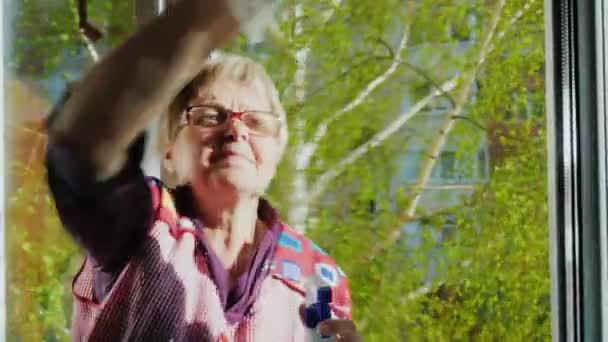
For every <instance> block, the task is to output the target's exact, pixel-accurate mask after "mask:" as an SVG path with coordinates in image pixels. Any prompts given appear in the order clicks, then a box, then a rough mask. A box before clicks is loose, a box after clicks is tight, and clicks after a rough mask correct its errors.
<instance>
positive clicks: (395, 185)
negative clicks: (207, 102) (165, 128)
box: [11, 0, 550, 341]
mask: <svg viewBox="0 0 608 342" xmlns="http://www.w3.org/2000/svg"><path fill="white" fill-rule="evenodd" d="M107 3H113V2H111V1H104V2H99V3H98V4H99V6H101V7H98V10H97V12H94V13H95V14H94V15H93V17H94V18H97V20H98V21H99V22H106V23H105V24H104V25H101V26H102V27H104V28H105V27H111V26H112V25H111V23H112V22H114V23H123V24H124V23H125V22H129V20H130V19H129V18H130V16H131V14H129V13H130V12H128V11H126V10H124V9H123V10H121V11H119V12H115V15H114V17H113V18H112V19H110V18H108V17H107V14H108V12H107V10H108V8H106V7H104V6H108V5H107ZM104 4H106V5H104ZM68 5H69V4H64V5H63V7H62V8H63V9H62V10H57V12H53V13H55V14H53V16H54V18H57V20H58V21H57V31H53V32H51V33H49V34H46V35H45V33H43V32H46V31H45V30H44V29H43V28H44V25H43V24H42V25H41V21H39V20H38V21H34V20H31V21H29V23H31V24H32V27H29V28H28V32H39V34H40V35H42V37H44V39H41V40H40V42H39V44H40V45H37V46H34V47H32V46H29V45H28V44H26V43H25V42H23V44H22V45H19V44H17V48H16V49H15V51H16V56H21V55H25V54H26V53H25V52H27V51H31V50H32V49H33V50H36V51H44V53H45V54H46V55H47V56H48V57H49V60H53V58H54V57H53V56H61V55H62V54H63V51H64V49H69V48H70V46H74V47H76V46H80V47H82V46H83V45H82V44H83V43H82V40H81V37H80V35H79V34H78V33H77V31H76V29H75V27H76V26H75V25H76V22H75V21H74V20H73V16H67V15H66V12H65V11H69V6H68ZM71 5H73V3H72V4H71ZM27 6H33V7H36V6H38V5H34V2H31V3H30V2H24V5H23V8H24V9H27V8H28V7H27ZM96 6H97V5H96ZM112 6H114V7H111V8H112V9H113V10H114V11H118V9H117V8H116V6H117V5H116V4H114V5H112ZM33 7H32V8H33ZM104 8H105V9H104ZM121 8H122V7H121ZM102 9H103V10H102ZM542 11H543V4H542V1H539V0H510V1H508V2H507V1H505V0H493V1H487V0H473V1H469V2H467V3H466V4H460V3H459V4H456V3H454V2H452V1H431V0H418V1H414V0H411V1H405V2H403V1H397V0H379V1H375V2H373V3H371V2H365V1H354V0H332V1H327V0H325V1H309V0H298V1H295V0H292V1H283V2H281V8H280V11H279V12H280V15H279V20H278V22H277V25H276V27H275V29H274V32H273V33H272V35H271V36H270V38H269V39H268V40H267V41H265V42H263V43H261V44H257V45H252V44H248V43H247V42H246V41H245V40H244V39H240V40H237V41H235V42H234V44H233V45H232V46H231V47H230V48H229V49H228V50H231V51H235V52H238V53H241V54H246V55H250V56H252V57H253V58H254V59H256V60H258V61H261V62H262V63H263V64H264V65H265V66H266V67H267V69H268V70H269V72H270V73H271V76H272V77H273V79H274V80H275V82H276V83H277V85H278V87H279V90H280V92H281V93H282V95H283V102H284V104H285V106H286V108H287V112H288V123H289V127H290V145H289V150H288V152H287V154H286V158H285V160H284V162H283V163H282V165H281V166H280V169H279V171H278V174H277V177H276V179H275V182H274V183H273V186H272V188H271V190H270V191H269V193H268V197H269V198H270V199H271V201H272V202H273V203H275V205H277V207H278V209H279V210H280V212H281V213H282V214H283V215H282V216H283V217H284V218H286V221H287V222H288V223H290V224H292V225H294V226H295V227H297V228H298V229H300V230H302V231H305V232H306V234H307V235H308V236H310V237H311V238H312V239H313V240H314V241H316V242H317V243H318V244H319V245H321V246H322V247H323V248H325V249H326V250H327V251H328V252H329V253H330V254H331V255H332V256H334V257H335V259H336V260H337V261H338V262H339V264H340V265H341V266H342V268H343V269H344V270H345V271H346V273H347V274H348V275H349V278H350V284H351V290H352V294H353V297H354V302H355V310H354V313H355V319H356V321H357V323H358V325H359V328H360V330H361V331H362V333H363V335H364V338H365V340H366V341H376V340H378V341H386V340H389V341H392V340H395V341H398V340H404V339H408V340H453V339H457V340H468V339H474V340H486V339H488V338H490V337H492V338H495V339H499V340H502V339H514V340H519V339H528V338H531V339H544V338H547V337H548V336H549V334H550V329H549V321H550V320H549V309H548V308H549V306H548V296H549V291H550V290H549V283H548V282H549V276H548V232H547V212H546V208H545V207H544V206H543V205H542V203H545V202H546V189H545V181H544V179H545V173H546V172H545V171H546V169H545V167H544V165H545V154H544V153H545V152H544V151H545V145H544V134H543V131H542V129H541V128H540V127H542V126H543V124H544V122H543V118H544V97H543V79H542V72H543V65H544V53H543V19H542V18H543V13H542ZM34 12H35V11H30V12H27V11H25V10H24V12H23V13H22V15H24V16H26V14H27V13H30V14H27V15H31V16H32V18H34V17H36V15H39V14H31V13H34ZM35 13H38V12H35ZM28 18H29V17H28ZM36 18H37V17H36ZM60 18H61V19H60ZM33 23H35V24H33ZM121 27H130V26H129V25H126V26H121ZM128 31H129V30H122V31H120V33H119V34H116V35H113V36H111V37H113V38H112V39H110V41H111V43H107V45H108V46H111V45H112V44H114V43H115V42H117V41H118V40H120V39H123V38H124V36H125V33H126V32H128ZM61 34H66V35H67V36H68V37H69V39H67V40H64V41H63V42H61V44H62V47H63V48H62V49H55V50H53V49H48V48H47V47H48V45H49V44H50V43H49V42H50V41H56V37H57V36H58V35H61ZM108 39H109V38H107V37H106V38H104V40H102V42H107V40H108ZM70 44H72V45H70ZM15 60H16V61H17V62H15V64H14V65H15V67H14V69H15V70H16V74H17V75H19V76H21V75H22V74H23V73H24V71H23V70H30V68H29V67H28V65H29V63H34V61H31V60H26V59H25V57H19V58H16V59H15ZM34 64H35V63H34ZM55 67H56V64H45V65H44V66H42V67H39V68H38V69H36V72H35V73H36V74H43V73H46V72H49V71H52V70H53V68H55ZM431 109H432V110H431ZM432 113H435V114H434V115H431V114H432ZM495 127H501V129H494V128H495ZM414 145H416V146H418V147H420V148H422V149H423V151H425V153H424V154H423V156H422V158H419V160H418V162H417V163H416V164H415V165H414V168H415V176H416V177H415V178H414V180H413V182H409V183H408V182H402V181H400V174H401V173H402V172H403V167H404V165H402V163H403V158H404V156H405V155H406V154H407V153H408V150H410V149H411V148H412V147H413V146H414ZM480 145H481V146H483V145H491V147H492V148H490V150H491V151H495V150H500V151H501V154H495V153H494V154H491V155H490V157H491V160H492V163H491V170H490V171H491V173H490V176H489V178H488V179H486V180H482V181H481V182H477V183H473V184H460V183H457V184H435V183H433V182H434V180H433V179H434V178H433V174H434V172H436V170H437V168H438V163H441V161H442V160H443V159H442V156H443V155H445V154H446V149H448V148H451V149H453V150H454V151H455V153H454V155H453V158H454V160H456V161H457V162H458V163H456V164H457V165H460V168H459V169H455V170H454V171H453V172H455V173H457V174H458V175H459V176H461V177H464V178H466V176H467V174H469V173H471V172H472V171H471V170H472V169H473V168H475V167H477V165H478V164H476V163H474V161H475V158H476V155H477V154H476V153H477V151H478V149H479V146H480ZM496 146H499V147H500V148H499V149H493V147H496ZM405 166H407V167H411V166H410V165H405ZM462 188H466V189H467V190H466V191H463V190H462ZM443 197H446V198H447V197H450V198H457V199H458V200H456V201H454V200H451V201H447V200H443ZM429 203H430V204H433V205H429ZM448 204H449V205H448ZM15 208H16V209H15V210H18V211H20V210H21V211H22V210H25V209H24V208H25V207H24V206H23V205H21V206H18V207H15ZM15 220H18V219H15ZM448 223H449V224H448ZM49 224H52V227H53V228H52V229H55V230H54V231H58V230H59V229H60V228H59V227H58V226H57V222H54V221H53V223H49ZM411 225H415V226H416V227H418V228H417V230H416V233H415V234H410V233H408V230H407V229H404V227H406V226H411ZM24 239H25V240H23V241H30V240H31V237H29V238H28V237H26V238H24ZM28 239H29V240H28ZM23 241H22V242H19V243H21V244H23V243H24V242H23ZM48 241H49V242H51V243H56V244H57V245H61V246H64V245H69V244H68V243H67V242H65V241H63V240H60V241H58V240H48ZM11 253H16V255H18V254H19V253H22V252H20V251H14V252H11ZM71 255H74V253H72V254H71ZM61 258H63V259H62V260H66V259H67V257H65V256H62V257H61ZM61 258H59V259H61ZM13 260H15V259H13ZM63 264H64V263H62V265H63ZM36 265H40V263H39V261H31V262H30V263H28V266H30V267H33V268H34V269H35V268H36V267H37V266H36ZM51 271H52V272H65V268H61V267H60V268H59V269H51ZM61 274H64V273H61ZM49 279H50V277H49V278H44V279H41V284H45V286H49V288H54V289H58V288H59V287H58V285H56V284H54V283H52V282H50V280H49ZM518 280H519V281H518ZM15 286H16V287H17V288H28V286H30V288H31V285H27V284H23V283H18V284H16V285H15ZM53 286H55V287H53ZM66 294H67V292H66ZM66 297H67V295H66ZM64 298H65V297H64ZM33 300H34V301H35V302H36V303H41V299H39V298H38V297H36V298H34V299H33ZM68 301H69V299H68ZM37 305H40V304H37ZM53 317H56V316H53ZM62 322H64V321H62ZM62 324H63V323H59V325H62ZM515 328H516V329H515ZM15 334H16V335H19V334H20V332H19V333H17V332H16V333H15Z"/></svg>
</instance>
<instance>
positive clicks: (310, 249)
mask: <svg viewBox="0 0 608 342" xmlns="http://www.w3.org/2000/svg"><path fill="white" fill-rule="evenodd" d="M148 185H149V187H150V193H151V199H152V206H153V220H152V222H151V225H150V227H149V229H148V231H147V234H146V236H145V241H144V242H143V244H141V245H140V247H139V248H138V249H137V251H135V252H134V254H133V255H132V256H131V257H130V258H129V260H128V262H127V264H126V266H125V267H124V268H122V270H121V271H120V273H119V275H118V277H117V279H116V281H115V282H113V284H112V286H111V289H109V292H108V293H107V295H105V296H104V297H103V299H102V300H101V301H97V300H95V295H94V284H93V283H94V275H95V269H94V268H95V266H94V265H95V264H94V262H93V261H91V259H90V258H87V259H86V260H85V263H84V265H83V267H82V269H81V270H80V272H79V273H78V274H77V275H76V277H75V279H74V283H73V292H74V297H75V300H74V315H73V340H74V341H238V342H250V341H279V342H281V341H306V340H307V334H309V333H310V331H309V330H308V329H306V327H305V326H304V323H303V320H302V318H301V316H300V311H299V310H300V306H301V305H303V304H306V297H307V295H309V294H310V293H315V292H316V288H317V286H331V287H332V289H333V293H334V296H333V304H332V309H333V314H334V315H335V316H337V317H340V318H346V319H350V318H351V311H350V310H351V299H350V294H349V289H348V283H347V279H346V276H345V275H344V273H343V272H342V271H341V270H340V268H339V267H338V266H337V265H336V264H335V263H334V261H333V260H332V259H331V257H329V256H328V255H327V254H326V253H325V252H323V251H322V250H321V249H320V248H319V247H317V246H316V245H315V244H314V243H312V242H311V241H309V240H308V239H306V238H304V237H303V236H302V235H300V234H299V233H297V232H295V231H294V230H292V229H291V228H289V227H288V226H286V225H285V224H281V223H278V224H279V227H278V234H279V235H278V241H277V243H276V247H275V248H274V251H273V253H272V254H271V255H270V257H269V258H268V259H267V260H266V261H265V263H264V267H262V268H261V269H262V272H263V274H261V275H260V277H261V280H260V281H259V286H254V287H252V289H251V290H250V291H253V293H249V294H247V295H250V296H254V301H253V303H252V305H251V306H250V307H249V308H248V310H247V312H246V313H245V315H244V316H243V317H242V318H240V319H239V320H237V321H236V322H230V321H229V320H227V318H226V316H225V315H224V310H225V308H224V304H222V299H221V296H220V291H219V290H218V287H217V285H216V282H214V279H213V277H212V273H211V272H210V270H209V264H208V262H207V261H208V259H209V256H208V254H207V252H206V250H205V248H204V246H203V243H202V242H201V239H200V235H199V234H200V231H199V230H198V229H197V225H196V224H195V221H193V220H192V219H191V218H190V217H187V216H182V215H180V213H179V212H178V211H177V210H176V209H175V203H174V197H173V195H172V194H171V193H170V192H169V191H168V189H166V188H164V187H163V186H162V184H160V183H159V182H156V181H149V182H148Z"/></svg>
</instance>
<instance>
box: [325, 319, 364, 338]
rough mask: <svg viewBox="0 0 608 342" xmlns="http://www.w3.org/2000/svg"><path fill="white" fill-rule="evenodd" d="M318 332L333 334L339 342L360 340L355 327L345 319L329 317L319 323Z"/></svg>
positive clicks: (327, 334)
mask: <svg viewBox="0 0 608 342" xmlns="http://www.w3.org/2000/svg"><path fill="white" fill-rule="evenodd" d="M319 333H320V334H321V335H323V336H335V337H336V340H337V341H340V342H361V336H359V333H357V327H356V326H355V323H353V321H350V320H347V319H330V320H327V321H324V322H322V323H321V324H319Z"/></svg>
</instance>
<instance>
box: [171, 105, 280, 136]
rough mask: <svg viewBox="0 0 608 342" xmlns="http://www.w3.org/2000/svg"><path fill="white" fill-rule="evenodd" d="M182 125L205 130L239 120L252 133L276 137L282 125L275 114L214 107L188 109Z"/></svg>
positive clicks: (203, 106)
mask: <svg viewBox="0 0 608 342" xmlns="http://www.w3.org/2000/svg"><path fill="white" fill-rule="evenodd" d="M184 114H185V115H184V117H183V119H182V125H191V126H196V127H201V128H207V129H216V128H219V127H221V126H222V125H224V124H226V123H227V122H228V121H229V120H232V119H236V120H240V121H241V122H243V123H244V124H245V126H247V128H249V130H251V131H252V132H254V133H257V134H260V135H278V134H279V131H280V129H281V125H282V124H283V123H282V121H281V119H280V118H279V117H278V116H277V114H275V113H272V112H264V111H252V110H248V111H243V112H233V111H231V110H229V109H226V108H223V107H221V106H216V105H200V106H192V107H188V108H187V109H186V111H185V113H184Z"/></svg>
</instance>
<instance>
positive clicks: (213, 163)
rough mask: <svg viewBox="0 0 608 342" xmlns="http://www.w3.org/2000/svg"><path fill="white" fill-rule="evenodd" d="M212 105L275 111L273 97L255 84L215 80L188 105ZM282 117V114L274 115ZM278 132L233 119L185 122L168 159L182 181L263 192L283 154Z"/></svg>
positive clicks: (215, 189) (213, 189)
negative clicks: (208, 124) (263, 130)
mask: <svg viewBox="0 0 608 342" xmlns="http://www.w3.org/2000/svg"><path fill="white" fill-rule="evenodd" d="M199 105H213V106H218V107H221V108H225V109H228V110H230V111H232V112H243V111H248V110H249V111H264V112H269V111H270V103H269V101H268V99H267V98H266V97H265V96H263V94H262V93H261V92H260V91H259V90H258V89H257V88H256V87H254V86H251V85H245V84H243V83H240V82H237V81H231V80H216V81H214V82H212V83H211V84H210V85H208V86H205V87H204V88H202V89H200V91H199V92H198V93H197V94H195V96H194V98H193V99H191V101H190V102H189V103H188V107H191V106H199ZM275 115H277V117H278V114H275ZM281 152H282V151H281V143H280V137H279V135H264V134H258V133H256V132H253V131H252V130H250V128H249V127H247V126H246V125H245V124H244V123H243V121H241V120H239V119H237V118H233V119H230V120H228V122H226V123H225V124H224V125H221V126H219V127H216V128H212V129H210V128H202V127H198V126H190V125H188V126H184V127H183V128H182V129H181V130H180V131H179V133H178V135H177V137H176V140H175V142H174V143H173V144H172V146H170V148H169V151H168V152H167V155H166V160H165V162H166V163H167V164H166V166H168V168H169V169H172V171H173V172H174V175H175V176H176V178H177V179H176V180H177V182H178V183H179V184H184V183H191V185H192V186H193V187H194V188H195V189H197V190H201V191H204V192H205V193H214V194H222V193H225V191H230V192H231V193H234V192H238V193H245V194H258V195H259V194H261V193H262V192H263V191H264V190H265V189H266V188H267V186H268V184H269V183H270V180H271V179H272V177H273V176H274V173H275V170H276V167H277V165H278V163H279V161H280V158H281Z"/></svg>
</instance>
